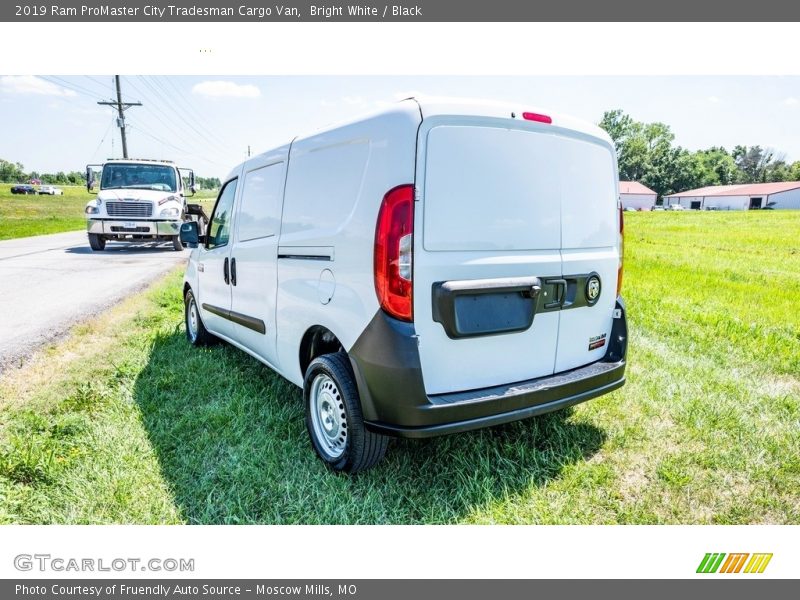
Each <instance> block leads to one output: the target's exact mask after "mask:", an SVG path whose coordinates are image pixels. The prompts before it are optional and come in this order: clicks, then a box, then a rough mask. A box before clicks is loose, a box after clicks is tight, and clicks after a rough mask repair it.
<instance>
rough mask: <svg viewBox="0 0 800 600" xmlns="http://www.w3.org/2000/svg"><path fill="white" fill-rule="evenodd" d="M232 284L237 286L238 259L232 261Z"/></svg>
mask: <svg viewBox="0 0 800 600" xmlns="http://www.w3.org/2000/svg"><path fill="white" fill-rule="evenodd" d="M231 283H232V284H233V285H236V259H235V258H232V259H231Z"/></svg>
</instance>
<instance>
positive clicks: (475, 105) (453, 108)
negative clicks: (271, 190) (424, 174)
mask: <svg viewBox="0 0 800 600" xmlns="http://www.w3.org/2000/svg"><path fill="white" fill-rule="evenodd" d="M409 110H410V111H415V112H416V111H419V112H420V113H421V115H422V118H423V119H427V118H431V117H435V116H476V117H493V118H503V119H508V118H514V119H519V120H522V119H523V116H522V115H523V113H528V112H529V113H536V114H539V115H547V116H548V117H550V118H551V119H552V126H553V127H557V128H561V129H568V130H570V131H576V132H578V133H582V134H584V135H586V136H589V137H593V138H597V139H599V140H602V141H604V142H605V143H607V144H608V145H610V146H611V147H612V148H613V146H614V142H613V141H612V140H611V137H610V136H609V135H608V134H607V133H606V132H605V130H603V129H602V128H600V127H599V126H597V125H595V124H594V123H590V122H588V121H584V120H582V119H577V118H575V117H571V116H569V115H565V114H563V113H559V112H555V111H551V110H549V109H546V108H542V107H538V106H535V105H531V104H527V103H511V102H498V101H494V100H481V99H475V98H448V97H437V96H424V95H417V96H410V97H408V98H405V99H403V100H400V101H398V102H395V103H392V104H390V105H387V106H384V107H382V108H380V109H378V110H374V111H372V112H368V113H364V114H361V115H358V116H356V117H354V118H352V119H348V120H346V121H341V122H337V123H331V124H328V125H325V126H323V127H320V128H318V129H316V130H313V131H309V132H306V133H304V134H301V135H299V136H297V137H296V138H294V139H295V140H300V139H305V138H309V137H312V136H316V135H320V134H324V133H327V132H330V131H335V130H337V129H340V128H343V127H347V126H348V125H352V124H354V123H359V122H361V121H364V120H367V119H374V118H378V117H380V116H381V115H388V114H395V113H397V112H405V111H409ZM287 145H288V144H287ZM275 150H276V148H272V149H270V150H268V151H267V152H264V153H260V154H259V156H260V155H262V154H268V153H272V152H274V151H275ZM254 158H255V157H254ZM245 162H247V161H244V162H243V163H239V164H238V165H237V166H236V167H234V168H233V169H232V170H231V172H230V173H229V174H228V175H227V176H226V177H225V181H227V180H228V179H230V178H231V177H233V175H234V174H235V173H236V172H237V171H238V170H239V167H241V165H242V164H244V163H245Z"/></svg>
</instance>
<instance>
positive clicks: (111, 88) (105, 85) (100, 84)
mask: <svg viewBox="0 0 800 600" xmlns="http://www.w3.org/2000/svg"><path fill="white" fill-rule="evenodd" d="M86 79H90V80H92V81H94V82H95V83H96V84H97V85H99V86H100V87H102V88H104V89H105V90H108V91H110V92H111V93H112V94H113V93H114V88H113V87H111V86H110V85H109V84H107V83H103V82H102V81H100V80H99V79H97V78H96V77H92V76H91V75H86Z"/></svg>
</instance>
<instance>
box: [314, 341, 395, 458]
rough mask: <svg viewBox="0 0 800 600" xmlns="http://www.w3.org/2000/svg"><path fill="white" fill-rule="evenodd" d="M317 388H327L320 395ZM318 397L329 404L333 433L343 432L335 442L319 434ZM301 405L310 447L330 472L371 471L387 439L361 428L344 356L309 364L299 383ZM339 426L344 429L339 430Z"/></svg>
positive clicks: (339, 354)
mask: <svg viewBox="0 0 800 600" xmlns="http://www.w3.org/2000/svg"><path fill="white" fill-rule="evenodd" d="M319 386H327V388H328V390H329V391H326V392H320V390H319ZM315 388H316V390H315ZM329 392H330V393H329ZM320 393H326V394H328V395H327V396H326V398H327V399H328V400H330V401H332V402H333V405H332V411H331V412H332V413H335V417H337V418H336V421H337V425H332V429H333V432H334V433H335V432H338V431H341V432H343V433H342V434H341V435H335V436H334V437H335V439H332V438H331V437H330V435H328V437H327V438H326V437H325V436H326V434H325V433H324V432H323V427H324V425H323V418H322V416H321V414H322V413H321V411H320V410H319V408H318V406H317V405H318V404H319V402H318V400H317V398H319V397H320ZM312 396H315V398H312ZM303 402H304V404H305V412H306V429H307V430H308V436H309V437H310V438H311V445H312V446H313V447H314V451H315V452H316V453H317V456H319V457H320V458H321V459H322V460H323V462H325V464H326V465H327V466H328V467H330V468H331V469H332V470H334V471H341V472H344V473H357V472H358V471H365V470H367V469H369V468H371V467H374V466H375V465H376V464H377V463H378V462H380V460H381V459H382V458H383V457H384V455H385V454H386V447H387V445H388V444H389V438H388V437H386V436H384V435H380V434H377V433H373V432H371V431H368V430H367V428H366V427H365V426H364V418H363V416H362V414H361V400H360V398H359V396H358V388H357V387H356V382H355V378H354V376H353V369H352V367H351V366H350V359H349V358H348V357H347V354H346V353H345V352H337V353H335V354H325V355H323V356H319V357H317V358H315V359H314V360H313V361H312V362H311V364H310V365H309V366H308V370H307V371H306V376H305V379H304V381H303ZM326 402H327V401H326ZM312 404H313V406H312ZM315 413H316V416H315ZM329 414H330V413H329ZM339 423H343V424H344V426H343V427H341V426H339V425H338V424H339ZM331 443H336V444H337V446H336V448H335V449H331Z"/></svg>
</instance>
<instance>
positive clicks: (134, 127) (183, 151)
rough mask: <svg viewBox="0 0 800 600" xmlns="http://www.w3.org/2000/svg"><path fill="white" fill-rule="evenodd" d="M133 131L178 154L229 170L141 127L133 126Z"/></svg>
mask: <svg viewBox="0 0 800 600" xmlns="http://www.w3.org/2000/svg"><path fill="white" fill-rule="evenodd" d="M131 129H135V130H136V131H138V132H139V133H143V134H144V135H146V136H147V137H149V138H150V139H152V140H155V141H156V142H159V143H161V144H164V145H165V146H169V147H170V148H172V149H173V150H177V151H178V152H181V153H183V154H186V155H187V156H191V157H193V158H196V159H198V160H201V161H204V162H207V163H209V164H212V165H216V166H218V167H223V168H227V165H223V164H221V163H218V162H217V161H214V160H211V159H210V158H207V157H205V156H200V155H197V154H195V153H193V152H190V151H189V150H186V149H185V148H181V147H180V146H176V145H175V144H173V143H172V142H168V141H167V140H164V139H161V138H160V137H158V136H156V135H154V134H152V133H150V132H148V131H147V130H146V129H145V128H143V127H142V126H141V125H131Z"/></svg>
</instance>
